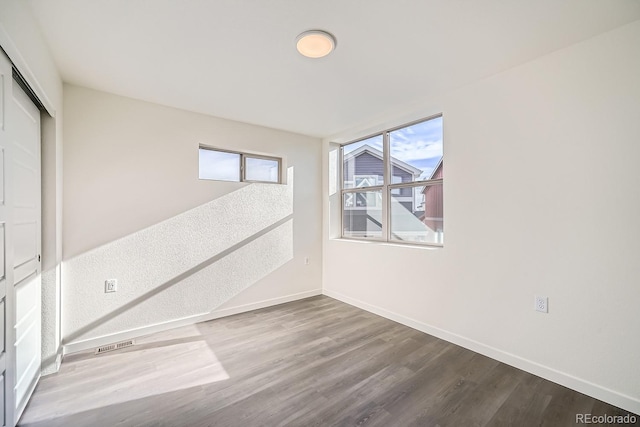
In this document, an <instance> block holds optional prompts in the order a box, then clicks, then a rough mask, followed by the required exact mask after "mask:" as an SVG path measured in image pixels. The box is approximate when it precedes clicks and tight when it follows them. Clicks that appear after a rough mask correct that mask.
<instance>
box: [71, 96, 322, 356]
mask: <svg viewBox="0 0 640 427" xmlns="http://www.w3.org/2000/svg"><path fill="white" fill-rule="evenodd" d="M64 94H65V100H64V106H65V152H64V185H65V195H64V224H65V227H64V237H63V244H64V262H63V307H64V313H63V339H64V343H65V351H75V350H78V349H82V348H88V347H93V346H95V345H98V344H101V343H106V342H112V341H114V340H116V339H120V338H124V337H133V336H138V335H140V334H143V333H147V332H150V331H152V330H158V329H164V328H168V327H170V326H175V325H177V324H183V323H190V322H195V321H197V320H200V319H202V318H210V317H216V316H219V315H221V314H229V313H232V312H237V311H242V310H249V309H251V308H255V307H259V306H264V305H270V304H275V303H278V302H284V301H287V300H291V299H296V298H302V297H305V296H310V295H314V294H319V293H320V291H321V264H320V257H321V233H320V230H321V221H322V220H321V200H322V196H321V194H320V192H319V191H318V189H320V188H321V183H320V182H321V170H320V166H321V165H320V161H319V158H320V153H321V142H320V140H318V139H314V138H310V137H306V136H302V135H296V134H292V133H288V132H283V131H277V130H273V129H267V128H263V127H259V126H253V125H248V124H243V123H238V122H233V121H229V120H224V119H218V118H214V117H210V116H205V115H201V114H196V113H191V112H187V111H182V110H177V109H173V108H168V107H163V106H159V105H154V104H150V103H146V102H141V101H136V100H132V99H129V98H123V97H119V96H115V95H111V94H107V93H103V92H98V91H94V90H89V89H85V88H80V87H76V86H70V85H65V87H64ZM201 143H202V144H207V145H211V146H214V147H219V148H223V149H229V150H239V151H248V152H252V153H259V154H268V155H273V156H279V157H283V158H284V160H285V167H286V169H287V174H288V179H287V183H286V184H285V185H274V184H241V183H231V182H220V181H205V180H199V179H198V145H199V144H201ZM306 257H309V261H310V263H309V265H305V262H304V261H305V258H306ZM111 278H115V279H118V281H119V282H118V291H117V292H116V293H113V294H105V293H104V281H105V280H106V279H111Z"/></svg>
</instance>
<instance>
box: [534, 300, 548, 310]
mask: <svg viewBox="0 0 640 427" xmlns="http://www.w3.org/2000/svg"><path fill="white" fill-rule="evenodd" d="M534 308H535V309H536V311H539V312H541V313H548V312H549V298H547V297H539V296H536V298H535V307H534Z"/></svg>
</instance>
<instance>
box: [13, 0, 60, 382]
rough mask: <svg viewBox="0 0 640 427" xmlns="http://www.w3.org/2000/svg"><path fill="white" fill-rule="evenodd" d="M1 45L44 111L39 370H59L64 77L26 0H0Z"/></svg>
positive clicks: (44, 371)
mask: <svg viewBox="0 0 640 427" xmlns="http://www.w3.org/2000/svg"><path fill="white" fill-rule="evenodd" d="M0 46H1V47H2V48H3V49H4V50H5V52H6V53H7V55H8V56H9V58H10V59H11V60H12V62H13V63H14V65H15V66H16V68H18V70H19V71H20V73H21V74H22V75H23V76H24V77H25V79H26V80H27V81H28V83H29V85H30V86H31V88H32V89H33V90H34V91H35V92H36V94H37V95H38V97H39V98H40V100H41V101H42V102H43V104H44V105H45V107H46V108H47V110H48V113H43V114H42V372H43V374H46V373H51V372H55V371H57V369H58V366H59V363H60V356H61V346H60V311H61V309H60V263H61V261H62V115H63V114H62V81H61V79H60V75H59V74H58V70H57V68H56V65H55V63H54V61H53V59H52V57H51V55H50V53H49V50H48V47H47V45H46V43H45V42H44V39H43V38H42V36H41V34H40V31H39V29H38V27H37V25H36V23H35V20H34V19H33V17H32V15H31V12H30V10H29V8H28V5H27V4H26V2H24V1H20V0H1V1H0ZM49 114H50V115H49Z"/></svg>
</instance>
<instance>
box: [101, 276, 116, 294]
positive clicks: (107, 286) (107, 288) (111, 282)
mask: <svg viewBox="0 0 640 427" xmlns="http://www.w3.org/2000/svg"><path fill="white" fill-rule="evenodd" d="M117 290H118V280H117V279H107V280H105V281H104V292H105V293H108V292H115V291H117Z"/></svg>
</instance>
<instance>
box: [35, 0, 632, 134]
mask: <svg viewBox="0 0 640 427" xmlns="http://www.w3.org/2000/svg"><path fill="white" fill-rule="evenodd" d="M29 3H30V6H31V8H32V10H33V13H34V15H35V16H36V19H37V20H38V22H39V23H40V26H41V30H42V33H43V34H44V37H45V39H46V40H47V42H48V43H49V46H50V48H51V50H52V53H53V56H54V58H55V61H56V63H57V64H58V67H59V69H60V72H61V73H62V76H63V79H64V80H65V81H66V82H69V83H73V84H77V85H81V86H86V87H89V88H94V89H99V90H103V91H107V92H112V93H115V94H119V95H124V96H128V97H132V98H137V99H142V100H146V101H151V102H155V103H158V104H163V105H169V106H173V107H178V108H183V109H186V110H191V111H197V112H201V113H206V114H210V115H214V116H219V117H224V118H229V119H234V120H239V121H243V122H248V123H254V124H259V125H263V126H268V127H273V128H279V129H285V130H289V131H293V132H298V133H302V134H307V135H313V136H328V135H332V134H335V133H338V132H341V131H343V130H345V129H348V128H351V127H353V126H355V125H357V124H359V123H362V122H366V121H368V120H370V119H371V118H373V117H378V116H381V115H384V114H392V113H393V111H398V110H400V109H404V108H407V106H410V105H415V104H416V103H420V102H424V101H426V100H428V99H429V98H430V97H433V96H434V95H436V94H439V93H442V92H445V91H447V90H451V89H453V88H455V87H459V86H461V85H464V84H467V83H470V82H472V81H474V80H477V79H479V78H482V77H485V76H488V75H491V74H494V73H496V72H499V71H501V70H504V69H507V68H509V67H512V66H515V65H518V64H521V63H524V62H526V61H529V60H531V59H534V58H536V57H538V56H541V55H543V54H545V53H549V52H552V51H554V50H557V49H560V48H563V47H566V46H569V45H571V44H573V43H576V42H578V41H581V40H584V39H586V38H589V37H592V36H594V35H597V34H599V33H602V32H604V31H607V30H610V29H613V28H615V27H618V26H620V25H623V24H626V23H629V22H632V21H635V20H638V19H640V0H606V1H605V0H561V1H559V0H386V1H380V0H263V1H261V0H91V1H87V0H29ZM316 28H320V29H325V30H328V31H329V32H331V33H333V34H334V35H335V36H336V38H337V40H338V47H337V49H336V50H335V52H334V53H332V54H331V55H329V56H328V57H326V58H322V59H316V60H313V59H308V58H304V57H302V56H300V55H299V54H298V53H297V52H296V50H295V38H296V36H297V35H298V34H299V33H301V32H302V31H305V30H308V29H316Z"/></svg>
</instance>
